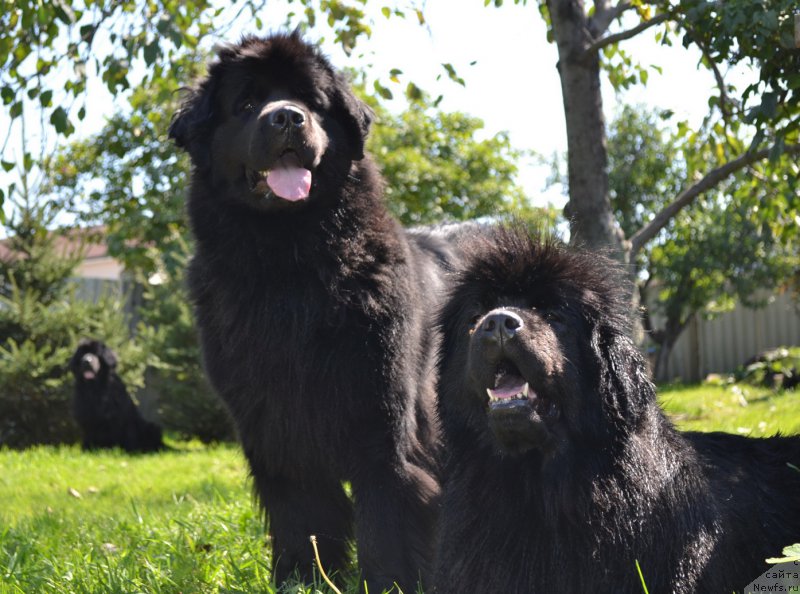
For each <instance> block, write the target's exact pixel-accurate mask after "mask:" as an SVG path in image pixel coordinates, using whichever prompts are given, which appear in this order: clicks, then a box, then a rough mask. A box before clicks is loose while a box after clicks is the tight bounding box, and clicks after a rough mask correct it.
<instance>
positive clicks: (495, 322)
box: [480, 309, 522, 342]
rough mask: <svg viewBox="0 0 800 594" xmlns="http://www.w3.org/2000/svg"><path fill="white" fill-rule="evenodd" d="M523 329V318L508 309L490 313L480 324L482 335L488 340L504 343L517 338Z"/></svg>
mask: <svg viewBox="0 0 800 594" xmlns="http://www.w3.org/2000/svg"><path fill="white" fill-rule="evenodd" d="M520 328H522V318H521V317H519V316H518V315H517V314H515V313H514V312H513V311H510V310H508V309H497V310H494V311H490V312H489V313H488V314H487V315H486V317H485V318H483V320H482V321H481V323H480V333H481V335H482V337H483V338H484V339H486V340H491V341H494V342H504V341H506V340H509V339H511V338H514V336H516V334H517V331H518V330H519V329H520Z"/></svg>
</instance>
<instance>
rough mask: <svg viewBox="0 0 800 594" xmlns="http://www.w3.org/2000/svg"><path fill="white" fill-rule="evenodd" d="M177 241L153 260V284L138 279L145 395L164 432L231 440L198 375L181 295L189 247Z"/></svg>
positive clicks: (193, 333)
mask: <svg viewBox="0 0 800 594" xmlns="http://www.w3.org/2000/svg"><path fill="white" fill-rule="evenodd" d="M176 241H177V244H176V245H174V246H173V247H175V248H176V249H174V250H172V251H167V252H162V253H157V254H153V257H154V258H155V260H156V261H157V262H158V263H159V266H158V268H159V273H158V282H157V283H152V282H148V281H147V280H146V279H141V280H142V284H143V286H144V287H145V289H144V295H143V304H142V307H141V308H140V310H139V313H140V315H141V321H140V324H139V340H140V341H141V342H142V344H143V345H145V346H146V348H147V349H148V351H150V352H151V353H152V354H153V361H152V366H151V367H150V368H148V370H147V373H146V380H147V381H146V383H147V391H148V392H151V393H152V394H153V397H154V399H155V401H156V405H157V407H158V412H159V417H160V419H161V422H162V424H163V426H164V428H165V429H168V430H170V431H175V432H177V433H179V434H180V435H181V436H182V437H186V438H190V437H197V438H199V439H200V440H201V441H203V442H206V443H209V442H213V441H225V440H230V439H233V438H234V437H235V433H234V430H233V425H232V424H231V422H230V418H229V416H228V412H227V410H226V409H225V406H224V405H223V404H222V402H221V400H220V399H219V398H218V397H217V396H216V394H215V393H214V391H213V389H212V388H211V386H210V385H209V384H208V381H207V379H206V376H205V372H204V371H203V367H202V363H201V355H200V345H199V341H198V337H197V330H196V327H195V323H194V317H193V313H192V307H191V304H190V303H189V299H188V296H187V294H186V289H185V282H184V271H185V270H186V262H187V260H188V253H189V250H188V246H187V245H186V244H185V243H184V242H182V241H180V240H176Z"/></svg>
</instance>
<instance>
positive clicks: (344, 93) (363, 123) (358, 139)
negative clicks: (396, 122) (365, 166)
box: [336, 73, 375, 159]
mask: <svg viewBox="0 0 800 594" xmlns="http://www.w3.org/2000/svg"><path fill="white" fill-rule="evenodd" d="M336 84H337V88H338V90H339V92H338V96H337V100H338V103H339V108H340V114H339V115H341V116H342V119H341V121H343V122H345V123H346V124H347V134H348V136H349V137H350V143H351V146H352V147H353V149H354V150H355V151H356V154H355V158H356V159H362V158H363V157H364V144H365V142H366V140H367V134H369V127H370V124H372V120H373V118H374V117H375V112H374V111H372V108H371V107H370V106H369V105H367V104H366V103H364V102H363V101H362V100H361V99H359V98H358V97H356V96H355V95H354V94H353V92H352V91H351V90H350V84H349V83H348V82H347V79H346V78H345V77H344V76H342V75H341V74H338V73H337V75H336Z"/></svg>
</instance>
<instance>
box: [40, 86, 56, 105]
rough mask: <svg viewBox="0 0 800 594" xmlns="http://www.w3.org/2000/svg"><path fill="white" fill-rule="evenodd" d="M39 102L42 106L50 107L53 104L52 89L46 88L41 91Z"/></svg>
mask: <svg viewBox="0 0 800 594" xmlns="http://www.w3.org/2000/svg"><path fill="white" fill-rule="evenodd" d="M39 103H40V104H41V106H42V107H50V106H51V105H52V104H53V91H51V90H49V89H48V90H47V91H43V92H42V94H41V95H39Z"/></svg>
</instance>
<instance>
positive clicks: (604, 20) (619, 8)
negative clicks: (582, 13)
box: [589, 0, 633, 37]
mask: <svg viewBox="0 0 800 594" xmlns="http://www.w3.org/2000/svg"><path fill="white" fill-rule="evenodd" d="M630 8H633V5H632V4H631V3H630V2H625V1H621V2H620V3H619V4H617V5H616V6H614V7H612V8H609V7H608V4H607V3H606V2H605V0H603V1H602V2H601V1H600V0H597V1H596V2H595V3H594V16H593V17H592V19H591V24H590V25H589V29H590V30H591V32H592V34H593V36H594V37H599V36H600V35H602V34H603V33H605V32H606V31H607V30H608V27H609V25H611V23H613V22H614V19H617V18H619V16H620V15H621V14H622V13H623V12H625V11H626V10H628V9H630Z"/></svg>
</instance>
